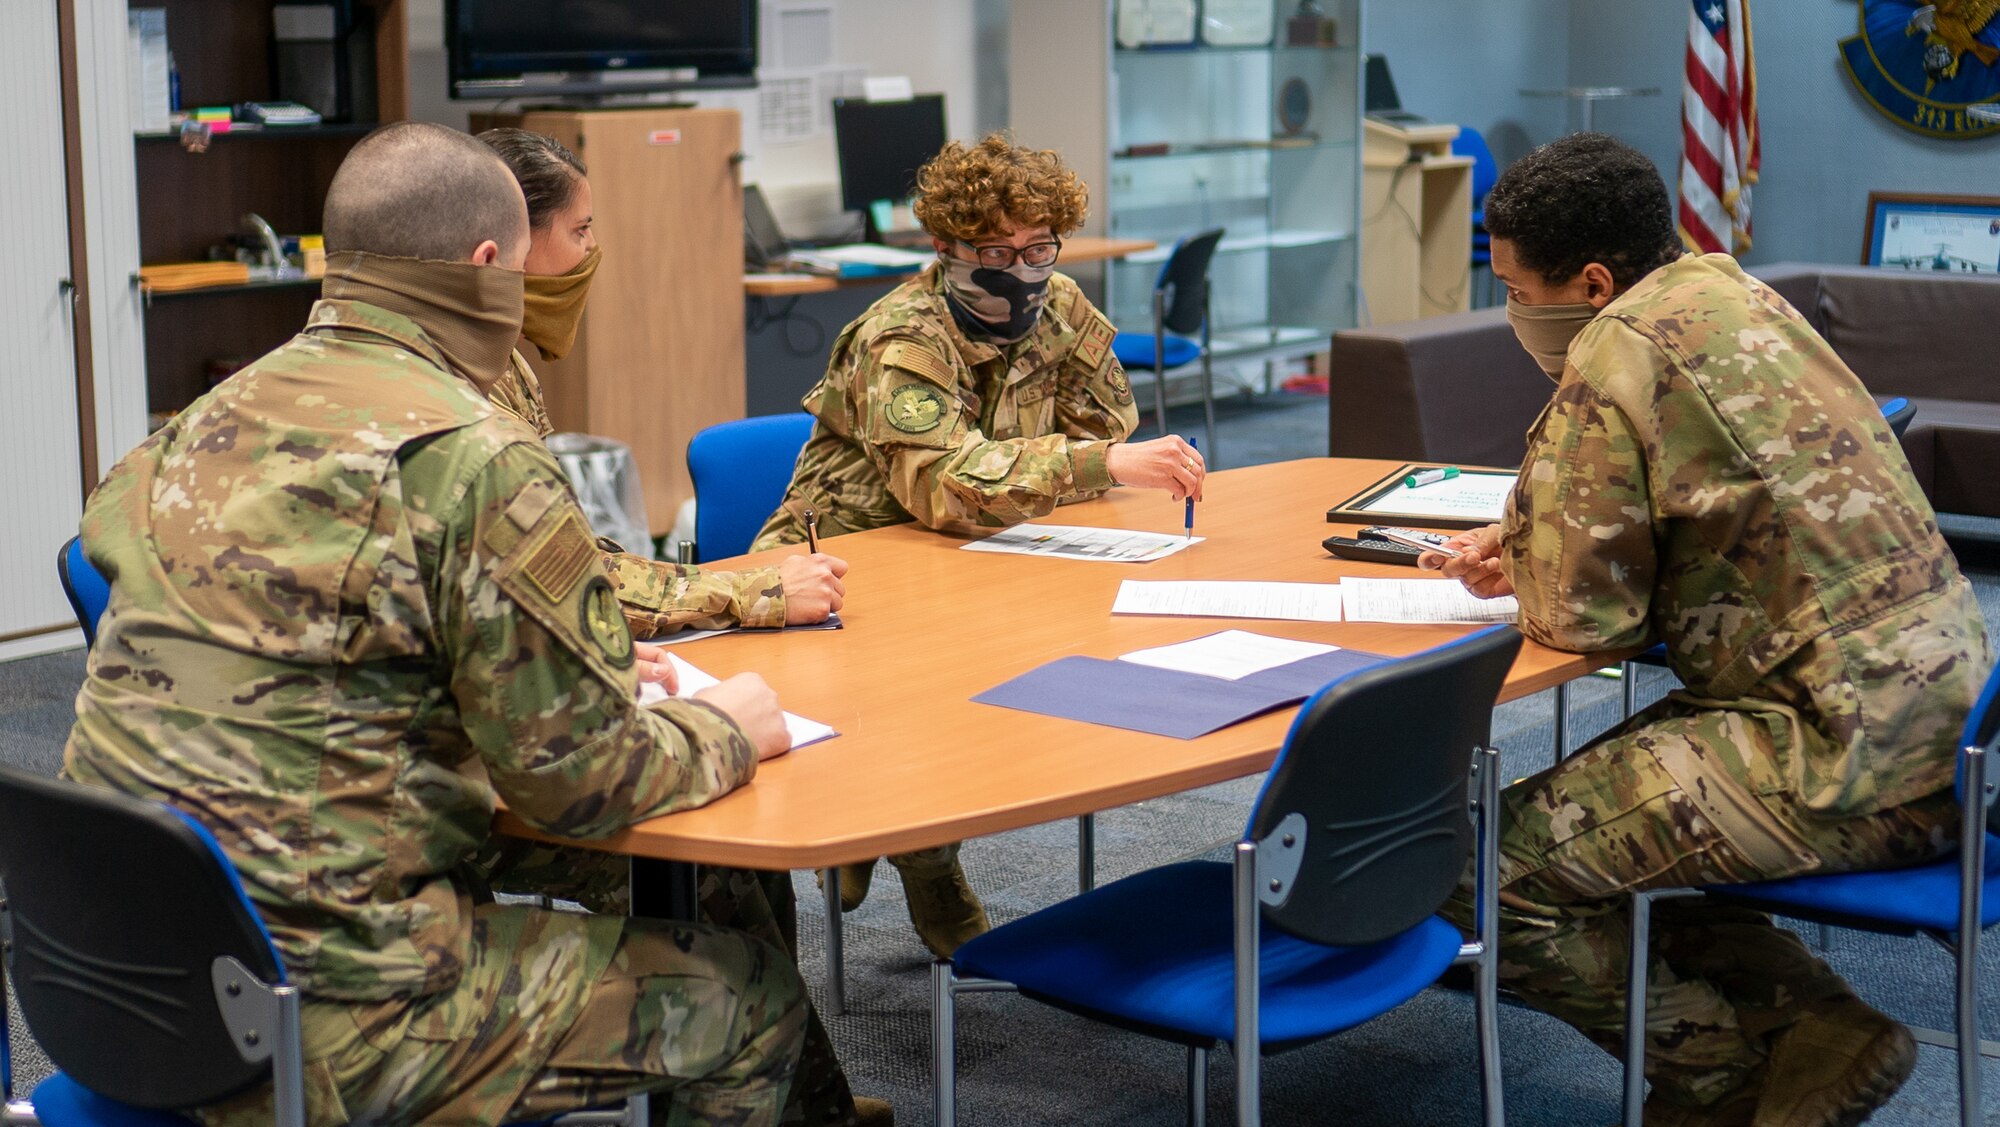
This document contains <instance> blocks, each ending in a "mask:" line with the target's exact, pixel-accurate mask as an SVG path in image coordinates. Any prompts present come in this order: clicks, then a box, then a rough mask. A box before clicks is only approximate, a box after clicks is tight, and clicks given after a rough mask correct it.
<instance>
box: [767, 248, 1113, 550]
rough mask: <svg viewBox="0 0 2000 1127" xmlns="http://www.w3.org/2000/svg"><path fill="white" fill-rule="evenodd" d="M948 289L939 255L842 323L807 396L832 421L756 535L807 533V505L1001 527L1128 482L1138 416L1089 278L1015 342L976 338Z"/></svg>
mask: <svg viewBox="0 0 2000 1127" xmlns="http://www.w3.org/2000/svg"><path fill="white" fill-rule="evenodd" d="M945 300H946V299H945V292H944V281H943V278H942V276H941V274H940V271H939V270H938V268H937V267H936V266H935V265H933V266H931V267H930V268H928V269H926V270H925V271H924V272H923V273H921V274H919V275H917V276H916V277H915V278H912V279H910V280H909V281H907V282H905V283H903V284H902V285H900V286H898V287H896V288H895V289H894V290H892V291H890V292H889V294H888V295H886V296H885V297H883V298H882V300H880V301H878V302H876V303H875V304H874V305H873V306H870V307H869V309H868V311H867V312H866V313H863V314H862V315H861V317H860V318H859V319H857V320H856V321H854V323H852V324H850V325H848V326H847V328H846V329H844V330H842V331H841V334H840V338H839V339H838V340H836V341H834V344H833V358H832V360H831V361H829V362H828V364H827V368H826V375H825V377H824V378H822V379H821V380H820V381H819V383H818V384H816V385H814V387H813V389H812V390H811V391H809V392H807V393H806V397H805V400H804V406H805V409H806V410H807V411H809V412H811V413H812V414H813V415H814V416H815V417H816V418H817V419H818V420H819V421H818V423H817V424H816V425H815V426H814V427H813V431H812V437H811V438H809V439H807V441H806V447H805V450H804V451H803V452H801V453H800V455H799V460H798V465H797V468H796V469H795V470H794V471H793V476H792V484H791V487H790V488H789V489H788V490H787V491H786V493H785V500H784V503H783V506H782V507H781V508H780V509H779V510H778V511H777V512H776V513H774V514H772V516H771V519H770V521H769V522H767V523H766V524H765V525H764V528H763V531H762V532H760V533H759V534H758V536H757V541H756V545H755V546H756V547H758V548H768V547H772V546H774V545H777V544H796V543H799V542H800V541H802V540H804V539H805V538H806V536H805V524H804V521H803V519H802V515H801V514H802V513H803V511H804V510H805V509H806V508H808V507H810V508H813V509H815V510H817V511H818V513H819V518H820V529H821V534H822V535H826V536H833V535H838V534H840V533H843V532H859V531H862V530H864V529H870V528H881V527H883V526H885V525H891V524H903V523H906V522H908V521H916V522H918V523H920V524H923V525H925V526H927V527H930V528H969V527H984V528H994V527H1001V526H1005V525H1010V524H1019V523H1020V522H1022V521H1025V520H1032V519H1033V518H1035V517H1039V516H1046V515H1047V514H1048V513H1049V512H1050V511H1052V510H1053V509H1054V508H1055V507H1056V506H1057V505H1059V504H1063V503H1066V502H1070V501H1080V500H1084V499H1086V498H1089V497H1094V496H1096V495H1097V494H1099V493H1102V492H1103V491H1105V490H1107V489H1109V488H1111V487H1112V486H1113V485H1114V484H1116V483H1115V482H1113V481H1112V480H1111V473H1110V471H1109V470H1107V469H1106V468H1105V453H1106V451H1107V450H1108V449H1109V448H1110V446H1111V444H1112V443H1113V442H1117V441H1122V440H1123V439H1125V438H1126V436H1128V435H1130V434H1131V433H1132V430H1133V428H1134V427H1136V426H1138V422H1139V417H1138V412H1137V411H1136V410H1135V409H1134V407H1133V406H1132V385H1131V383H1130V382H1128V381H1127V380H1126V378H1125V370H1124V369H1123V368H1121V367H1119V365H1118V360H1117V357H1115V356H1113V355H1112V353H1111V338H1112V337H1113V336H1114V335H1115V334H1114V332H1113V330H1112V328H1111V322H1110V321H1108V320H1106V319H1105V317H1104V314H1102V313H1100V312H1098V311H1097V307H1096V306H1094V305H1092V304H1090V301H1089V299H1088V298H1085V297H1084V296H1083V291H1082V290H1080V289H1078V288H1077V285H1076V283H1075V282H1072V281H1070V280H1069V279H1068V278H1067V277H1064V276H1063V275H1061V274H1056V275H1054V276H1053V277H1051V278H1050V279H1049V291H1048V304H1047V305H1046V306H1045V307H1044V310H1043V313H1042V317H1041V319H1040V320H1039V321H1038V322H1036V324H1035V327H1034V329H1033V330H1032V331H1030V332H1029V334H1028V335H1027V336H1026V337H1024V338H1022V339H1021V340H1019V341H1016V342H1015V343H1013V344H1011V345H1006V346H1004V347H1002V346H996V345H992V344H987V343H984V342H981V341H975V340H973V339H971V338H969V337H967V336H966V335H965V333H964V332H963V331H961V330H960V329H959V327H958V325H957V323H956V322H954V321H953V320H952V316H951V310H950V308H949V307H948V306H946V304H945Z"/></svg>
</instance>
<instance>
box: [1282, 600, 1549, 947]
mask: <svg viewBox="0 0 2000 1127" xmlns="http://www.w3.org/2000/svg"><path fill="white" fill-rule="evenodd" d="M1520 648H1521V635H1520V632H1519V631H1517V630H1515V629H1514V628H1513V627H1511V626H1494V627H1489V628H1487V629H1485V630H1482V631H1480V632H1478V633H1476V634H1472V635H1470V636H1468V637H1465V638H1461V639H1459V640H1457V641H1455V642H1450V643H1448V644H1446V645H1442V646H1438V647H1436V648H1434V649H1429V650H1425V651H1424V652H1422V653H1419V654H1415V655H1412V656H1410V657H1407V658H1403V659H1400V660H1398V661H1394V662H1390V663H1387V664H1384V665H1376V666H1371V667H1369V668H1367V669H1363V670H1361V671H1359V672H1357V673H1353V674H1349V675H1348V676H1346V677H1343V678H1341V679H1339V680H1337V681H1334V682H1333V683H1332V684H1330V685H1328V686H1326V687H1325V688H1323V689H1321V690H1320V691H1319V692H1318V693H1317V694H1316V695H1314V696H1313V698H1312V699H1311V700H1309V701H1307V702H1306V704H1305V707H1303V708H1301V709H1300V710H1299V715H1298V718H1297V719H1296V720H1294V721H1293V723H1292V730H1291V732H1290V733H1289V734H1288V735H1287V736H1286V737H1285V746H1284V748H1283V749H1282V750H1281V751H1280V752H1279V753H1278V762H1277V763H1276V764H1275V765H1274V766H1273V767H1272V768H1271V774H1270V777H1269V778H1268V779H1266V780H1265V783H1264V790H1263V793H1261V794H1260V795H1258V796H1257V804H1256V807H1255V808H1254V809H1253V810H1252V811H1251V814H1250V825H1249V829H1248V831H1247V836H1248V838H1249V839H1250V840H1254V841H1256V842H1258V843H1259V844H1258V869H1259V879H1258V892H1259V894H1260V896H1261V897H1262V898H1263V901H1264V919H1265V920H1266V921H1267V922H1269V923H1271V924H1272V925H1273V926H1275V927H1277V928H1279V929H1280V930H1282V931H1285V932H1288V933H1290V934H1292V935H1296V936H1298V937H1299V938H1301V939H1308V940H1311V941H1313V942H1316V943H1325V944H1332V945H1336V946H1358V945H1361V944H1366V943H1373V942H1376V941H1378V940H1382V939H1386V938H1388V937H1390V936H1392V935H1396V934H1399V933H1401V932H1403V931H1407V930H1408V929H1410V928H1411V927H1414V926H1415V925H1416V924H1417V923H1419V922H1420V921H1422V920H1423V919H1424V918H1425V917H1426V916H1428V915H1430V914H1431V913H1433V912H1435V911H1437V909H1438V905H1440V904H1442V903H1443V902H1444V900H1445V897H1447V896H1449V895H1450V894H1451V891H1452V889H1454V888H1456V887H1457V885H1458V881H1459V878H1460V877H1461V876H1463V875H1464V873H1465V868H1466V863H1467V861H1468V859H1469V858H1470V857H1471V855H1472V824H1471V821H1470V820H1469V818H1468V816H1467V803H1468V802H1469V795H1468V791H1467V786H1468V779H1469V775H1470V771H1471V767H1472V756H1473V752H1474V750H1475V749H1476V748H1479V747H1481V746H1484V745H1485V744H1486V742H1487V740H1488V738H1489V736H1490V735H1491V731H1492V721H1493V702H1494V700H1495V699H1496V698H1498V696H1499V695H1500V685H1501V682H1503V681H1504V680H1505V679H1506V676H1507V670H1508V668H1509V667H1511V666H1512V665H1513V663H1514V655H1515V653H1516V652H1518V651H1519V650H1520ZM1288 836H1289V837H1290V838H1291V839H1292V841H1291V842H1290V843H1289V844H1287V843H1286V841H1285V839H1286V838H1287V837H1288ZM1267 862H1268V863H1269V864H1268V867H1269V868H1270V870H1271V871H1272V872H1273V873H1274V874H1275V873H1281V872H1282V873H1285V874H1287V876H1286V877H1284V878H1280V881H1281V887H1280V888H1279V889H1276V890H1273V889H1271V888H1270V886H1269V883H1268V881H1267V880H1266V879H1265V876H1264V873H1265V870H1266V868H1267ZM1294 864H1296V866H1297V870H1296V873H1295V874H1292V873H1291V866H1292V865H1294Z"/></svg>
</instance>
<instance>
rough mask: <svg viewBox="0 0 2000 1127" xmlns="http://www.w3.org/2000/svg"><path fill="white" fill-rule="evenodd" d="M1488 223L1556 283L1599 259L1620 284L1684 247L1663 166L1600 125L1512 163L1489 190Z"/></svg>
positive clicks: (1490, 229)
mask: <svg viewBox="0 0 2000 1127" xmlns="http://www.w3.org/2000/svg"><path fill="white" fill-rule="evenodd" d="M1486 230H1487V232H1488V233H1489V234H1491V235H1492V236H1493V237H1494V238H1496V239H1505V240H1507V241H1508V242H1510V243H1513V244H1514V253H1515V255H1516V256H1518V257H1519V258H1520V260H1521V265H1523V266H1525V267H1527V268H1528V269H1530V270H1533V271H1534V272H1535V273H1536V274H1539V275H1541V278H1542V280H1543V281H1545V282H1548V283H1550V284H1552V285H1557V284H1561V283H1563V282H1567V281H1569V280H1570V279H1571V278H1574V277H1576V276H1577V275H1578V274H1579V273H1581V272H1582V271H1583V268H1584V267H1585V266H1588V265H1589V264H1590V263H1593V262H1598V263H1602V264H1603V265H1604V266H1605V268H1606V269H1608V270H1610V271H1611V280H1612V282H1613V283H1615V284H1616V285H1617V287H1618V288H1619V289H1621V290H1622V289H1624V288H1626V287H1627V286H1630V285H1631V284H1632V283H1634V282H1636V281H1638V280H1639V279H1641V278H1643V277H1645V276H1646V275H1648V274H1650V273H1652V272H1653V271H1655V270H1657V269H1659V268H1660V267H1662V266H1665V265H1666V264H1667V263H1669V262H1672V261H1673V260H1674V259H1676V258H1679V257H1680V254H1681V243H1680V236H1679V235H1678V234H1676V233H1675V231H1674V213H1673V206H1672V204H1671V203H1670V202H1669V200H1668V198H1667V186H1666V184H1664V183H1662V182H1661V180H1660V173H1659V170H1658V169H1655V168H1654V167H1653V162H1652V161H1650V160H1648V159H1646V156H1645V154H1643V153H1641V152H1639V150H1637V149H1634V148H1633V147H1632V146H1630V145H1627V144H1626V143H1624V142H1623V141H1620V140H1618V139H1617V138H1616V137H1610V136H1606V135H1605V134H1603V133H1573V134H1571V135H1570V136H1568V137H1564V138H1562V139H1561V140H1559V141H1551V142H1549V143H1548V144H1546V145H1543V146H1542V147H1541V148H1539V149H1536V150H1534V151H1533V152H1531V153H1529V154H1528V155H1527V156H1524V157H1522V158H1521V159H1520V160H1517V161H1515V162H1514V163H1513V164H1511V165H1509V166H1508V167H1507V171H1505V172H1503V173H1501V174H1500V179H1499V180H1497V181H1495V182H1494V184H1493V190H1492V191H1491V192H1490V193H1488V194H1487V196H1486Z"/></svg>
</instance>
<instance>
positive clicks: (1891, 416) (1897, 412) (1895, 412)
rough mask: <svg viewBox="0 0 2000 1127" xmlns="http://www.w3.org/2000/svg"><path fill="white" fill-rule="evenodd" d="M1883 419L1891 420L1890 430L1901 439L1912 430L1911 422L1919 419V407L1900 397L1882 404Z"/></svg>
mask: <svg viewBox="0 0 2000 1127" xmlns="http://www.w3.org/2000/svg"><path fill="white" fill-rule="evenodd" d="M1882 417H1883V418H1885V419H1887V420H1889V430H1890V431H1891V432H1893V433H1894V434H1895V436H1896V437H1897V438H1901V437H1903V432H1904V431H1906V430H1909V429H1910V420H1911V419H1914V418H1916V417H1917V405H1916V404H1914V403H1912V402H1910V401H1909V400H1908V399H1906V398H1904V397H1903V396H1900V395H1898V396H1897V397H1896V398H1894V399H1891V400H1889V401H1888V402H1887V403H1884V404H1882Z"/></svg>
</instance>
